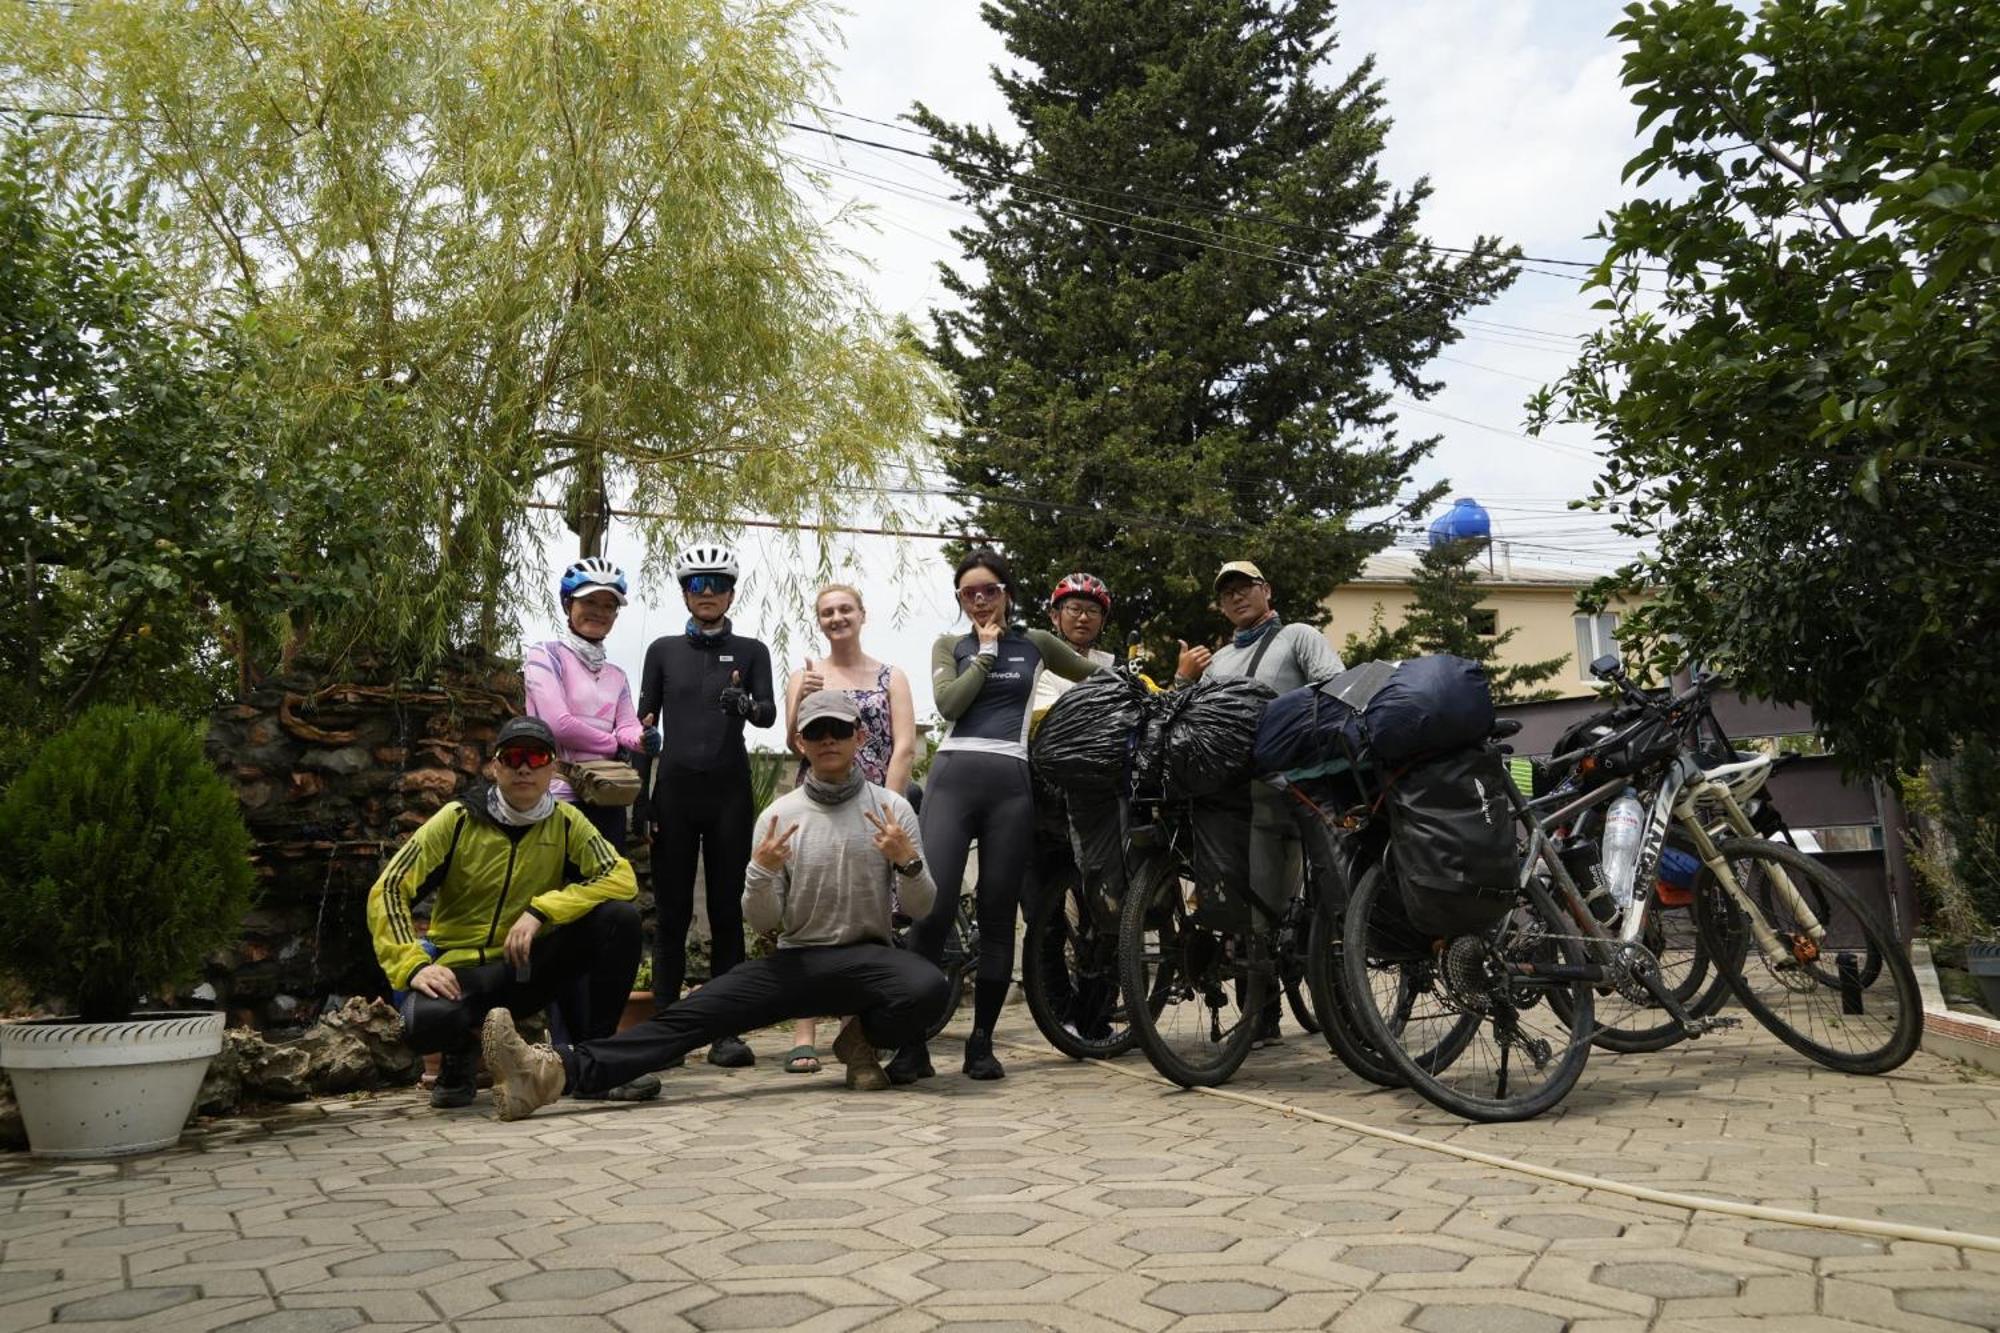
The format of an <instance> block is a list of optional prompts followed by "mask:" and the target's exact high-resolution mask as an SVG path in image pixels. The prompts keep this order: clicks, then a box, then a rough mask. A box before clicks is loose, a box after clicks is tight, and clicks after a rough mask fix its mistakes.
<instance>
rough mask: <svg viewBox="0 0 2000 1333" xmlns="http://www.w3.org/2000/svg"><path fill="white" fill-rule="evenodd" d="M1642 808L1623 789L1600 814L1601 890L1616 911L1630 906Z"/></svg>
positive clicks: (1641, 835)
mask: <svg viewBox="0 0 2000 1333" xmlns="http://www.w3.org/2000/svg"><path fill="white" fill-rule="evenodd" d="M1645 832H1646V808H1645V807H1644V806H1642V805H1640V804H1639V796H1638V793H1636V792H1635V791H1633V790H1632V789H1631V788H1630V787H1627V788H1626V789H1625V791H1624V794H1623V795H1621V796H1619V798H1618V799H1617V800H1615V801H1613V802H1612V803H1611V808H1610V809H1609V810H1607V811H1605V812H1604V861H1603V866H1604V887H1605V888H1607V889H1609V890H1610V891H1611V897H1612V899H1613V900H1614V901H1615V902H1616V903H1617V904H1618V910H1619V911H1621V912H1622V911H1624V910H1625V909H1626V908H1628V907H1630V906H1631V905H1632V876H1633V872H1634V871H1636V870H1637V869H1638V868H1639V843H1640V841H1641V839H1643V838H1644V837H1645Z"/></svg>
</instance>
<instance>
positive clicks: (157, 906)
mask: <svg viewBox="0 0 2000 1333" xmlns="http://www.w3.org/2000/svg"><path fill="white" fill-rule="evenodd" d="M249 856H250V835H249V833H248V832H247V831H246V830H245V829H244V827H243V818H242V816H241V814H239V813H238V810H237V804H236V796H235V793H234V792H232V791H231V790H230V788H229V784H228V783H227V782H225V781H223V779H222V777H221V775H220V774H218V773H217V772H216V771H215V769H214V768H213V767H211V766H210V764H209V762H208V759H207V758H206V757H205V756H204V755H203V754H202V745H201V737H200V735H199V734H198V733H197V732H196V731H195V729H194V728H193V727H191V726H189V725H188V724H187V723H185V722H182V721H180V720H178V719H176V718H172V717H168V716H165V715H164V714H160V713H151V712H145V711H141V710H137V709H132V708H124V707H103V708H94V709H92V710H90V711H89V712H88V713H85V714H84V715H83V716H82V717H80V718H78V719H77V720H76V721H75V722H74V723H72V724H71V725H70V726H69V727H68V728H67V729H66V730H64V731H62V732H60V733H59V734H57V735H56V736H55V737H53V738H52V739H50V740H49V741H48V742H47V743H46V744H44V745H43V746H42V747H41V749H40V750H39V751H38V752H37V753H36V755H35V757H34V759H33V760H31V761H30V762H29V764H28V767H27V769H26V770H25V771H24V772H22V773H21V775H20V776H19V777H18V778H16V779H15V780H14V782H13V783H12V784H11V785H10V786H9V787H8V789H7V792H6V794H5V796H4V797H0V968H4V969H5V970H7V971H8V972H11V973H12V974H13V975H15V976H16V977H18V978H19V979H20V980H21V981H22V982H24V983H25V984H26V985H27V986H28V987H29V989H30V990H32V991H35V992H37V993H38V994H44V995H58V996H62V997H63V998H66V999H68V1000H70V1001H72V1002H73V1003H74V1004H75V1005H76V1007H77V1011H78V1013H79V1014H80V1015H81V1016H82V1017H83V1018H84V1019H85V1020H87V1021H91V1022H106V1021H111V1020H115V1019H119V1018H123V1017H125V1016H126V1015H127V1014H129V1013H131V1011H132V1009H133V1006H134V1004H135V1003H136V1001H137V1000H138V999H139V997H141V996H143V995H158V996H165V995H168V994H170V993H171V992H172V991H173V989H174V988H176V987H178V986H181V985H183V984H186V983H188V982H190V981H192V980H194V978H195V977H196V975H197V974H198V973H199V971H200V968H201V964H202V960H203V959H204V958H205V957H207V956H208V955H209V954H210V953H212V952H214V951H215V950H217V949H219V948H224V947H227V946H229V945H233V944H234V943H235V942H236V941H237V939H238V937H239V935H240V932H241V927H242V920H243V914H244V913H245V912H247V911H248V910H249V909H250V905H251V902H252V900H253V897H254V890H255V885H256V876H255V872H254V871H253V870H252V868H251V865H250V859H249Z"/></svg>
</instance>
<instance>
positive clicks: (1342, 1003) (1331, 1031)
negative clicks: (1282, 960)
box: [1306, 872, 1408, 1088]
mask: <svg viewBox="0 0 2000 1333" xmlns="http://www.w3.org/2000/svg"><path fill="white" fill-rule="evenodd" d="M1378 873H1379V872H1378ZM1341 916H1342V910H1341V907H1340V905H1338V904H1336V903H1334V902H1333V901H1332V900H1331V899H1329V898H1321V899H1320V901H1319V905H1318V907H1317V908H1316V909H1315V910H1314V912H1313V925H1312V936H1311V939H1310V942H1309V943H1308V945H1307V946H1306V982H1307V986H1308V989H1310V991H1311V992H1312V1000H1313V1005H1314V1007H1315V1008H1316V1009H1317V1011H1318V1014H1319V1026H1320V1035H1321V1036H1323V1037H1325V1038H1326V1045H1327V1049H1328V1050H1331V1051H1332V1052H1333V1054H1334V1058H1335V1059H1337V1060H1339V1061H1340V1063H1342V1064H1343V1065H1346V1066H1347V1067H1348V1069H1350V1070H1351V1071H1353V1073H1354V1074H1355V1075H1356V1076H1357V1077H1359V1078H1363V1079H1366V1080H1367V1081H1368V1082H1370V1083H1373V1084H1375V1085H1376V1086H1377V1087H1383V1088H1401V1087H1406V1086H1408V1080H1407V1079H1405V1078H1404V1077H1403V1076H1402V1074H1401V1073H1400V1072H1398V1070H1397V1069H1396V1066H1395V1065H1394V1064H1393V1063H1392V1062H1391V1061H1390V1059H1389V1057H1388V1056H1386V1055H1384V1054H1382V1052H1380V1051H1379V1050H1377V1049H1376V1048H1375V1047H1373V1046H1371V1045H1369V1044H1368V1041H1367V1039H1366V1038H1365V1037H1363V1036H1362V1035H1361V1023H1360V1019H1359V1018H1357V1017H1356V1016H1355V1013H1354V1006H1353V1005H1352V1004H1350V1003H1349V1002H1348V998H1347V982H1346V980H1345V979H1344V978H1343V977H1342V975H1341V947H1340V931H1341Z"/></svg>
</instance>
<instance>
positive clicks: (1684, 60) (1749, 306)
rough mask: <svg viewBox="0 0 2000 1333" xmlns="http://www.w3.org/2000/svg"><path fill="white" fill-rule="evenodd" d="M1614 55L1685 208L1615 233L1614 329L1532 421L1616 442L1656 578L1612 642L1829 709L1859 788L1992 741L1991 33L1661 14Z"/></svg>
mask: <svg viewBox="0 0 2000 1333" xmlns="http://www.w3.org/2000/svg"><path fill="white" fill-rule="evenodd" d="M1613 32H1614V34H1615V35H1616V36H1618V37H1620V38H1621V39H1623V40H1624V42H1625V43H1626V46H1627V50H1626V55H1625V82H1626V84H1627V85H1628V86H1630V87H1631V88H1632V90H1633V94H1632V95H1633V100H1634V102H1635V103H1636V104H1637V106H1638V107H1639V110H1640V119H1639V126H1640V128H1641V130H1647V129H1650V130H1651V131H1652V138H1651V140H1650V142H1649V143H1648V145H1647V147H1646V148H1645V149H1644V151H1642V152H1641V153H1640V154H1639V155H1638V156H1637V157H1635V158H1633V159H1632V161H1631V163H1630V164H1628V166H1627V168H1626V173H1627V175H1628V177H1630V178H1631V179H1632V180H1633V183H1634V184H1635V185H1642V184H1645V183H1646V182H1647V181H1648V180H1650V179H1651V178H1652V177H1654V176H1655V175H1658V174H1660V173H1666V174H1667V175H1668V176H1670V177H1678V178H1679V180H1680V181H1681V183H1682V188H1681V189H1678V190H1676V191H1675V197H1674V198H1671V199H1660V198H1635V199H1633V200H1632V201H1631V202H1629V203H1627V204H1625V205H1624V206H1623V207H1621V208H1619V209H1618V210H1617V211H1616V212H1614V213H1613V214H1611V216H1610V217H1609V219H1608V220H1607V222H1606V224H1605V226H1604V228H1603V232H1602V234H1603V236H1604V238H1605V240H1606V241H1607V243H1608V244H1607V254H1606V259H1605V262H1604V264H1603V265H1602V266H1601V267H1600V269H1599V270H1598V271H1597V274H1596V282H1597V283H1598V285H1599V286H1601V287H1602V288H1603V290H1604V293H1605V297H1604V300H1603V302H1602V303H1601V304H1602V305H1603V306H1604V308H1607V309H1609V310H1610V311H1611V322H1610V324H1609V325H1608V326H1607V328H1606V329H1605V330H1604V331H1602V332H1601V333H1599V334H1597V335H1594V336H1593V337H1591V338H1590V339H1588V340H1587V342H1586V344H1585V349H1584V352H1583V355H1582V358H1581V359H1580V360H1579V361H1578V363H1577V364H1576V366H1575V367H1574V368H1573V369H1572V370H1571V371H1570V372H1569V374H1568V375H1567V376H1566V377H1565V378H1564V379H1563V380H1562V381H1561V383H1560V384H1559V385H1557V386H1555V388H1554V389H1553V390H1550V391H1545V392H1544V393H1542V394H1541V395H1538V397H1537V399H1536V401H1535V402H1534V404H1533V405H1532V410H1533V411H1534V413H1535V414H1536V416H1537V418H1538V419H1539V420H1541V421H1581V422H1587V423H1589V424H1590V425H1592V426H1593V427H1594V428H1595V429H1596V431H1597V434H1598V437H1599V438H1600V439H1601V440H1603V441H1604V442H1605V444H1606V445H1607V446H1608V452H1609V456H1608V459H1607V464H1606V468H1605V471H1604V474H1603V476H1602V477H1601V478H1600V479H1599V481H1598V482H1597V484H1596V488H1595V491H1594V494H1593V496H1592V498H1591V500H1590V501H1589V503H1590V504H1591V506H1592V507H1595V508H1599V509H1608V510H1612V511H1614V512H1619V513H1621V514H1622V515H1623V518H1622V522H1621V530H1622V531H1624V532H1625V533H1627V534H1628V535H1631V536H1634V537H1637V538H1640V539H1642V540H1644V541H1646V542H1648V543H1650V544H1651V545H1653V546H1654V547H1655V549H1656V554H1655V556H1653V557H1652V558H1650V559H1646V560H1642V561H1639V562H1637V563H1635V564H1634V565H1632V566H1631V567H1629V568H1627V569H1625V570H1623V571H1621V573H1620V575H1619V576H1617V578H1616V579H1615V580H1614V581H1613V582H1611V583H1608V584H1606V585H1605V586H1604V588H1602V589H1601V590H1600V591H1609V590H1610V589H1611V588H1613V587H1618V588H1624V589H1628V590H1636V589H1640V588H1644V589H1645V590H1646V591H1647V593H1648V594H1649V596H1650V597H1651V599H1652V601H1651V604H1650V605H1648V606H1646V607H1644V608H1642V609H1640V610H1638V611H1636V612H1634V613H1633V614H1631V615H1630V616H1628V617H1627V619H1626V621H1625V622H1624V623H1623V624H1622V625H1621V627H1620V637H1621V639H1626V640H1628V642H1629V640H1631V639H1635V638H1636V639H1637V640H1639V641H1640V643H1641V644H1642V646H1644V647H1645V648H1646V650H1647V651H1648V652H1649V653H1650V654H1651V655H1652V656H1654V657H1655V658H1656V659H1658V660H1659V661H1660V662H1661V663H1662V664H1672V663H1674V662H1677V661H1681V660H1685V659H1687V658H1689V657H1692V658H1694V659H1697V660H1700V661H1702V662H1704V663H1706V664H1709V665H1711V666H1716V667H1720V668H1723V669H1725V670H1727V671H1729V672H1730V673H1731V674H1732V675H1734V676H1735V677H1736V678H1737V680H1738V681H1739V682H1740V683H1741V684H1742V685H1743V686H1744V687H1746V688H1747V689H1749V690H1750V691H1752V692H1753V693H1758V694H1763V695H1768V696H1770V697H1771V698H1774V699H1777V700H1780V701H1783V702H1792V703H1804V704H1806V705H1808V706H1809V707H1810V708H1811V709H1812V712H1813V716H1814V718H1815V720H1816V721H1817V723H1818V724H1819V726H1820V727H1821V728H1822V729H1823V730H1824V732H1825V733H1826V735H1827V737H1828V739H1829V741H1830V742H1831V745H1832V748H1833V749H1834V750H1835V751H1836V752H1837V753H1839V754H1840V755H1841V756H1842V757H1843V758H1844V759H1846V760H1847V761H1849V762H1850V763H1852V764H1854V765H1856V766H1858V767H1865V768H1870V769H1874V770H1876V771H1887V770H1890V769H1893V768H1896V767H1901V768H1903V769H1905V770H1914V769H1915V768H1916V767H1917V765H1918V764H1919V763H1920V761H1921V759H1922V757H1923V755H1924V754H1925V753H1926V752H1938V753H1942V752H1945V751H1947V750H1949V749H1950V748H1951V745H1952V743H1953V741H1954V740H1955V738H1956V737H1958V736H1960V735H1974V734H1983V735H1987V736H1991V735H1992V734H1994V733H1993V719H1994V717H1995V716H1996V710H2000V651H1996V649H2000V543H1996V542H1995V541H1994V540H1993V536H1994V534H1995V533H1996V531H2000V416H1996V413H1995V410H1994V405H1995V403H2000V341H1996V334H2000V280H1996V279H2000V105H1996V104H1995V102H1994V96H1993V89H1994V87H1995V86H1996V80H2000V6H1995V5H1993V4H1991V3H1987V2H1985V0H1834V2H1832V3H1819V2H1817V0H1769V2H1768V3H1765V4H1763V5H1762V6H1760V7H1759V8H1758V9H1757V10H1756V12H1755V13H1754V14H1746V13H1744V12H1743V11H1742V10H1741V9H1739V8H1738V7H1736V6H1734V5H1732V4H1728V3H1724V0H1687V2H1686V3H1673V4H1668V3H1664V2H1663V0H1652V2H1651V3H1647V4H1634V5H1631V6H1629V7H1628V8H1627V10H1626V19H1625V20H1624V21H1623V22H1622V23H1620V24H1619V25H1618V26H1617V27H1616V28H1614V29H1613ZM1641 265H1645V266H1646V267H1645V268H1642V267H1641ZM1661 288H1664V291H1663V292H1662V290H1660V289H1661ZM1670 636H1671V637H1670Z"/></svg>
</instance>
